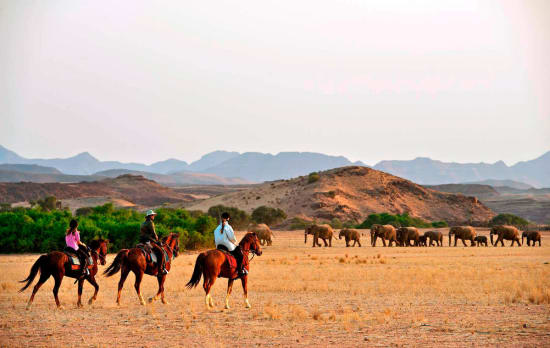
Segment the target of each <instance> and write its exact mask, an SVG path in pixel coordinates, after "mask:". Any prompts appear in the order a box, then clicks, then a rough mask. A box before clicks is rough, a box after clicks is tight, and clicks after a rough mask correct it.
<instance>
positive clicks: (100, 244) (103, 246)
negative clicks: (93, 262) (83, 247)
mask: <svg viewBox="0 0 550 348" xmlns="http://www.w3.org/2000/svg"><path fill="white" fill-rule="evenodd" d="M108 248H109V240H108V239H102V238H100V239H94V240H92V241H91V242H90V249H92V250H93V251H94V252H96V253H97V255H98V256H99V262H100V263H101V265H102V266H104V265H105V263H106V259H105V257H106V256H107V249H108Z"/></svg>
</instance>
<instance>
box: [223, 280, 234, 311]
mask: <svg viewBox="0 0 550 348" xmlns="http://www.w3.org/2000/svg"><path fill="white" fill-rule="evenodd" d="M234 281H235V280H234V279H228V280H227V295H226V296H225V309H229V295H231V290H233V282H234Z"/></svg>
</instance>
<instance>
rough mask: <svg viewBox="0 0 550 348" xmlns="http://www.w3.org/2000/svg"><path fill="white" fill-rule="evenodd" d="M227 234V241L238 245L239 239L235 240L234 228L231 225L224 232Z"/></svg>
mask: <svg viewBox="0 0 550 348" xmlns="http://www.w3.org/2000/svg"><path fill="white" fill-rule="evenodd" d="M224 231H225V232H226V233H227V239H229V241H231V243H233V244H235V245H237V244H238V243H237V239H236V238H235V232H233V227H231V226H230V225H227V226H225V230H224Z"/></svg>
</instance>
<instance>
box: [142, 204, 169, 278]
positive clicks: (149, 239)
mask: <svg viewBox="0 0 550 348" xmlns="http://www.w3.org/2000/svg"><path fill="white" fill-rule="evenodd" d="M156 215H157V213H155V212H154V211H152V210H148V211H147V213H146V214H145V221H144V222H143V223H142V224H141V229H140V232H141V236H140V238H139V241H140V243H144V244H147V246H149V247H150V248H152V249H154V250H155V253H156V254H157V255H158V258H157V259H158V260H159V262H158V268H159V269H158V271H159V274H168V270H167V269H166V261H165V259H164V251H163V250H162V247H161V243H160V241H159V237H158V236H157V232H156V231H155V224H154V223H153V220H155V216H156Z"/></svg>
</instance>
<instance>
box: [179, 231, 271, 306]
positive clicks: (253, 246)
mask: <svg viewBox="0 0 550 348" xmlns="http://www.w3.org/2000/svg"><path fill="white" fill-rule="evenodd" d="M239 247H240V248H241V249H242V251H243V255H244V258H243V266H244V267H245V268H246V269H247V270H250V264H249V262H248V254H249V253H253V254H256V255H258V256H259V255H262V249H261V248H260V241H259V240H258V237H257V236H256V233H253V232H252V233H247V234H246V235H245V236H244V237H243V239H241V242H240V243H239ZM201 275H202V276H203V278H204V282H203V284H202V286H203V288H204V292H206V297H205V299H204V301H205V303H206V308H207V309H210V308H212V307H214V301H213V300H212V296H211V295H210V289H211V288H212V285H214V282H215V281H216V278H220V277H221V278H228V281H227V295H226V297H225V308H226V309H229V295H231V289H232V288H233V282H234V281H235V279H236V278H237V270H236V268H235V267H232V266H231V265H230V262H229V260H228V259H227V254H226V253H224V252H223V251H220V250H217V249H214V250H208V251H205V252H203V253H200V254H199V256H197V260H196V261H195V269H194V270H193V275H192V276H191V280H189V282H188V283H187V285H186V286H187V288H188V289H192V288H194V287H196V286H197V284H199V282H200V280H201ZM241 282H242V284H243V292H244V303H245V305H246V308H250V302H248V275H245V276H243V277H241Z"/></svg>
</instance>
